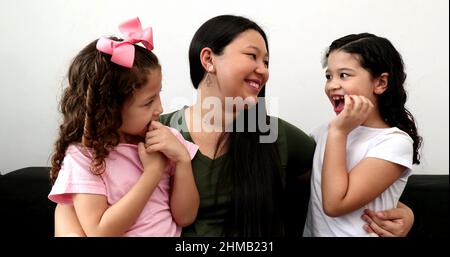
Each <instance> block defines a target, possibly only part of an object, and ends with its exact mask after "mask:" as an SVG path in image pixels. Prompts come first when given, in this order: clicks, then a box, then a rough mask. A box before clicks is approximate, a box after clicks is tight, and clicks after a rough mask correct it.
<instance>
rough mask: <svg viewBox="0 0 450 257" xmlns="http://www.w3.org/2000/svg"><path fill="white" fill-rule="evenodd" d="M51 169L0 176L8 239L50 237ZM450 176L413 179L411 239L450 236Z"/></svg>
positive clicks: (1, 222)
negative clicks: (14, 237) (449, 177)
mask: <svg viewBox="0 0 450 257" xmlns="http://www.w3.org/2000/svg"><path fill="white" fill-rule="evenodd" d="M48 174H49V167H28V168H23V169H20V170H16V171H13V172H10V173H8V174H6V175H3V176H0V206H1V207H0V228H1V232H2V234H3V235H8V236H41V237H49V236H53V233H54V223H53V220H54V216H53V212H54V209H55V206H56V205H55V203H53V202H52V201H50V200H48V198H47V196H48V193H49V192H50V189H51V184H50V180H49V176H48ZM448 186H449V180H448V175H412V176H411V177H410V178H409V180H408V184H407V186H406V188H405V191H404V192H403V195H402V197H401V201H402V202H403V203H405V204H406V205H408V206H409V207H410V208H411V209H412V210H413V212H414V217H415V222H414V226H413V228H412V229H411V231H410V233H409V235H408V236H409V237H448V236H449V219H448V215H449V194H448Z"/></svg>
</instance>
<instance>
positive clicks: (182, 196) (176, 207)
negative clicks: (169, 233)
mask: <svg viewBox="0 0 450 257" xmlns="http://www.w3.org/2000/svg"><path fill="white" fill-rule="evenodd" d="M188 157H189V156H188ZM199 204H200V197H199V194H198V191H197V186H196V185H195V180H194V175H193V174H192V166H191V159H190V158H189V159H187V160H186V161H179V162H178V163H177V164H176V170H175V174H174V176H173V178H172V194H171V198H170V208H171V210H172V215H173V218H174V219H175V221H176V223H177V224H178V225H179V226H181V227H186V226H188V225H190V224H192V222H194V220H195V218H196V217H197V211H198V207H199Z"/></svg>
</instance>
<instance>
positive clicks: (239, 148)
mask: <svg viewBox="0 0 450 257" xmlns="http://www.w3.org/2000/svg"><path fill="white" fill-rule="evenodd" d="M268 49H269V48H268V41H267V37H266V34H265V33H264V31H263V30H262V29H261V28H260V27H259V26H258V25H257V24H256V23H255V22H253V21H251V20H249V19H247V18H245V17H241V16H234V15H221V16H217V17H214V18H212V19H210V20H208V21H206V22H205V23H204V24H203V25H202V26H201V27H200V28H199V29H198V30H197V32H196V33H195V35H194V37H193V39H192V41H191V44H190V48H189V65H190V73H191V80H192V83H193V86H194V88H196V89H197V94H198V95H197V96H198V97H197V102H195V103H194V104H193V105H192V106H189V107H188V106H185V107H184V108H182V109H180V110H178V111H175V112H172V113H169V114H165V115H162V116H161V118H160V121H161V122H162V123H163V124H166V125H170V126H171V127H172V128H174V129H176V130H178V131H180V132H181V135H182V136H183V137H184V139H185V140H187V141H189V142H192V143H195V144H196V145H198V146H199V151H198V152H197V153H196V155H195V156H194V158H193V159H192V169H193V173H194V178H195V182H196V185H197V188H198V192H199V195H200V206H199V209H198V213H197V216H196V218H195V221H194V222H193V223H192V224H191V225H189V226H187V227H184V228H183V230H182V235H183V236H244V237H247V236H266V237H269V236H300V235H301V233H302V230H303V225H304V221H305V213H306V208H307V203H308V196H309V175H310V170H311V166H312V159H313V153H314V148H315V142H314V140H313V139H312V138H311V137H309V136H308V135H307V134H305V133H304V132H303V131H301V130H300V129H299V128H297V127H295V126H293V125H291V124H290V123H288V122H286V121H284V120H282V119H280V118H277V117H271V116H268V114H267V111H266V108H265V98H264V97H265V85H266V82H267V80H268V78H269V70H268V61H269V60H268V57H269V50H268ZM211 98H213V99H216V100H217V101H218V102H219V107H218V108H216V107H215V106H216V105H213V106H212V107H211V106H210V105H208V104H207V105H205V104H204V102H205V101H207V99H211ZM227 98H232V99H235V98H241V99H244V98H251V99H253V101H254V104H253V105H251V106H250V107H247V108H245V107H244V108H237V107H236V108H229V109H227V108H222V107H223V105H225V103H226V99H227ZM255 108H256V109H258V110H262V114H261V115H260V111H258V115H250V113H251V111H252V110H254V109H255ZM196 110H198V111H196ZM210 112H213V113H220V114H221V115H218V117H226V116H231V117H233V118H232V119H231V120H230V122H229V123H220V124H221V125H220V126H216V127H218V128H219V130H213V131H208V130H206V129H205V126H200V127H199V128H196V127H195V124H202V121H204V120H208V117H207V116H208V115H209V114H210ZM240 119H242V120H243V121H244V123H243V124H244V126H243V130H239V131H238V130H236V127H237V124H238V123H239V120H240ZM225 120H226V119H225ZM260 123H264V124H267V123H270V124H274V125H273V126H270V128H269V131H267V130H266V131H264V130H262V127H261V126H259V124H260ZM217 124H218V123H217V122H215V124H213V125H217ZM274 129H277V130H278V133H276V135H277V136H276V138H275V140H273V141H271V142H268V143H264V142H261V138H262V136H264V135H266V134H268V133H271V131H272V130H274ZM58 207H60V208H57V211H56V215H55V218H56V220H57V221H59V222H61V221H62V220H64V217H67V215H66V214H67V213H70V212H73V211H74V210H73V208H70V206H58ZM389 211H390V212H389V213H391V214H392V216H385V217H384V218H376V219H375V218H374V217H375V214H374V213H369V215H370V216H371V217H373V218H374V222H372V223H371V225H373V224H375V225H377V228H380V227H384V228H386V229H387V231H388V232H387V233H391V232H392V233H393V234H396V235H404V234H405V231H408V230H409V229H410V228H411V225H412V218H413V217H412V216H413V215H412V213H411V212H410V211H409V209H408V208H407V207H402V208H394V209H392V210H389ZM69 216H73V215H69ZM390 219H400V220H401V225H400V226H398V225H397V226H392V224H393V222H391V220H390ZM56 224H58V222H57V223H56ZM395 224H397V223H395ZM77 229H78V228H74V227H73V228H72V229H71V230H70V229H69V232H70V231H77ZM66 231H67V228H66ZM385 231H386V230H384V229H379V230H377V232H380V233H383V232H385Z"/></svg>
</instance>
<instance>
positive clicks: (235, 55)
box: [214, 30, 269, 103]
mask: <svg viewBox="0 0 450 257" xmlns="http://www.w3.org/2000/svg"><path fill="white" fill-rule="evenodd" d="M268 63H269V56H268V53H267V48H266V44H265V41H264V39H263V37H262V36H261V34H259V33H258V32H257V31H255V30H247V31H244V32H242V33H241V34H240V35H239V36H237V37H236V38H235V39H234V40H233V41H232V42H231V43H230V44H229V45H228V46H226V47H225V49H224V51H223V53H222V55H214V66H215V68H216V76H217V82H218V86H219V89H220V93H221V97H242V98H243V99H246V98H247V97H250V98H251V99H252V102H254V103H256V101H257V97H258V93H259V92H260V91H261V89H262V87H263V86H264V85H265V83H266V82H267V80H268V79H269V70H268Z"/></svg>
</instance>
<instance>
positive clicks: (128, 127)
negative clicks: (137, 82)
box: [120, 69, 163, 142]
mask: <svg viewBox="0 0 450 257" xmlns="http://www.w3.org/2000/svg"><path fill="white" fill-rule="evenodd" d="M147 80H148V81H147V84H145V85H144V86H143V87H141V88H139V89H137V90H136V91H134V94H133V96H132V97H130V98H129V99H127V100H126V101H125V103H124V105H123V107H122V126H121V127H120V133H121V142H124V141H126V140H125V138H126V136H127V135H131V136H139V137H144V136H145V133H146V132H147V131H148V125H150V122H151V121H153V120H158V118H159V115H160V114H161V113H162V112H163V109H162V106H161V99H160V97H159V93H160V91H161V70H160V69H153V70H151V73H150V74H149V75H148V78H147Z"/></svg>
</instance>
